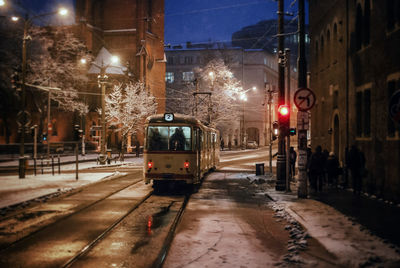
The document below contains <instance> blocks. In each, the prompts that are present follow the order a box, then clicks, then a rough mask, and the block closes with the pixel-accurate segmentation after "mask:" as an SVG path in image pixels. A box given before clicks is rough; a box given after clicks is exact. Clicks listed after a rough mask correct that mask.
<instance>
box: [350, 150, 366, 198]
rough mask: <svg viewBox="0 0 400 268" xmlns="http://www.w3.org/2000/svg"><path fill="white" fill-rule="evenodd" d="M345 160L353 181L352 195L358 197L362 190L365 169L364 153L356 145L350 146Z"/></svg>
mask: <svg viewBox="0 0 400 268" xmlns="http://www.w3.org/2000/svg"><path fill="white" fill-rule="evenodd" d="M347 160H348V168H349V169H350V173H351V178H352V181H353V193H354V194H357V195H359V194H360V193H361V189H362V176H363V171H364V169H365V157H364V153H362V152H361V151H360V150H359V149H358V148H357V146H356V145H352V146H351V148H350V150H349V153H348V159H347Z"/></svg>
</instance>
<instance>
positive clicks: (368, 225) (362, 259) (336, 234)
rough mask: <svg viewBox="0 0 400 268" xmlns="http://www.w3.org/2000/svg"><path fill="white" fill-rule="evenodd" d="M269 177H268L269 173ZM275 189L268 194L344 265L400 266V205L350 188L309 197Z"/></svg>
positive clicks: (326, 191) (294, 190) (272, 185)
mask: <svg viewBox="0 0 400 268" xmlns="http://www.w3.org/2000/svg"><path fill="white" fill-rule="evenodd" d="M267 180H268V176H267ZM291 190H292V191H291V192H280V191H276V190H275V185H274V183H269V184H268V186H267V187H266V189H265V192H266V194H267V195H268V196H269V197H270V198H271V199H273V200H274V201H275V202H276V203H277V204H278V207H279V206H281V208H283V209H284V210H285V211H286V212H287V213H288V214H290V216H291V217H292V218H294V219H295V220H296V221H298V222H299V223H300V224H301V225H302V226H303V227H304V228H305V229H306V230H307V232H308V234H309V235H310V236H312V237H313V238H315V239H317V240H318V241H319V242H320V243H321V244H322V245H323V246H324V247H325V248H326V249H327V250H328V251H329V252H330V253H332V254H333V255H334V256H336V257H337V258H338V260H339V262H338V265H339V266H344V267H400V230H399V223H400V207H399V206H396V205H393V204H389V203H385V202H382V201H379V200H377V199H374V198H371V197H367V196H365V195H362V196H355V195H353V193H352V192H351V191H348V190H343V189H340V190H325V191H324V192H323V193H321V194H319V195H318V196H309V198H308V199H299V198H297V186H296V183H292V184H291Z"/></svg>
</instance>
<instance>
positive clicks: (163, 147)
mask: <svg viewBox="0 0 400 268" xmlns="http://www.w3.org/2000/svg"><path fill="white" fill-rule="evenodd" d="M191 133H192V132H191V128H190V127H188V126H179V127H173V126H149V127H148V129H147V149H148V150H149V151H190V150H191V149H192V142H191Z"/></svg>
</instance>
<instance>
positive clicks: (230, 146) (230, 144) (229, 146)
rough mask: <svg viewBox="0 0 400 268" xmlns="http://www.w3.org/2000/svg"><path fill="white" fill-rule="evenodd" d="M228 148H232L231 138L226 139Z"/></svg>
mask: <svg viewBox="0 0 400 268" xmlns="http://www.w3.org/2000/svg"><path fill="white" fill-rule="evenodd" d="M228 148H229V151H230V150H231V149H232V143H231V140H229V141H228Z"/></svg>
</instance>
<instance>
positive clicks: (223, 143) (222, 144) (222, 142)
mask: <svg viewBox="0 0 400 268" xmlns="http://www.w3.org/2000/svg"><path fill="white" fill-rule="evenodd" d="M224 146H225V142H224V139H221V151H223V150H224Z"/></svg>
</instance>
